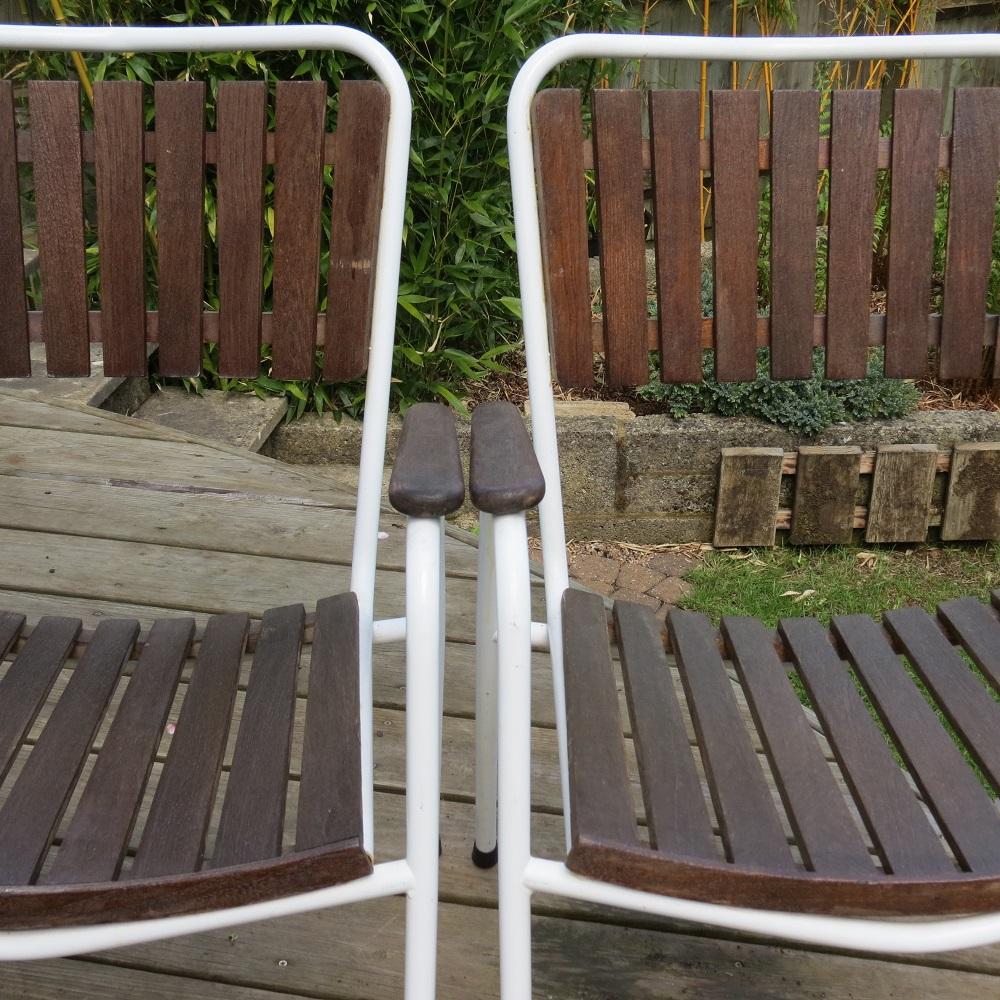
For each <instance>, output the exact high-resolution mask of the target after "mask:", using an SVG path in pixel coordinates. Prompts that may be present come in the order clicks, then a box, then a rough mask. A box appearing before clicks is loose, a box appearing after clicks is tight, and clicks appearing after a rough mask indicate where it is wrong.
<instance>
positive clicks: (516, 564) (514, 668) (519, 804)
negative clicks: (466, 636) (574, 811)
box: [493, 514, 531, 1000]
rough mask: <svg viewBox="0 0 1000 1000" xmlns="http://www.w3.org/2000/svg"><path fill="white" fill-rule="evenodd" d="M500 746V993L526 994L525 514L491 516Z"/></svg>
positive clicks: (514, 998)
mask: <svg viewBox="0 0 1000 1000" xmlns="http://www.w3.org/2000/svg"><path fill="white" fill-rule="evenodd" d="M493 523H494V536H493V537H494V542H495V545H496V552H497V553H500V554H502V555H501V558H500V559H498V560H497V561H496V572H495V576H494V579H495V585H496V598H497V602H496V607H497V665H498V676H499V681H500V686H499V700H498V723H499V729H498V732H499V745H501V746H502V747H503V753H502V754H500V761H499V793H500V794H499V821H500V822H499V845H498V846H499V854H500V872H499V895H500V996H501V1000H526V998H528V997H530V996H531V892H530V890H529V889H528V887H527V885H526V884H525V871H526V869H527V866H528V863H529V861H530V859H531V576H530V574H529V571H528V569H529V567H528V537H527V531H526V528H525V518H524V514H505V515H503V516H498V517H495V518H494V519H493Z"/></svg>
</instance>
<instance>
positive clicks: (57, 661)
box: [0, 594, 372, 927]
mask: <svg viewBox="0 0 1000 1000" xmlns="http://www.w3.org/2000/svg"><path fill="white" fill-rule="evenodd" d="M5 617H6V618H7V620H9V619H10V617H12V616H5ZM304 623H305V612H304V609H303V608H302V606H301V605H297V606H294V607H288V608H278V609H275V610H273V611H269V612H267V613H266V614H265V615H264V617H263V620H262V622H261V626H260V630H259V636H258V641H257V643H256V648H255V649H254V652H253V662H252V666H251V668H250V678H249V683H248V687H247V691H246V697H245V701H244V703H243V707H242V715H241V718H240V721H239V725H238V730H237V737H236V749H235V751H234V753H233V759H232V763H231V765H229V766H225V761H224V753H225V749H226V743H227V740H228V737H229V731H230V726H231V724H232V719H233V709H234V706H235V704H236V696H237V687H238V681H239V678H240V664H241V661H242V658H243V654H244V648H245V644H246V638H247V633H248V625H249V619H248V618H247V616H246V615H224V616H216V617H214V618H210V619H209V621H208V623H207V624H206V625H205V628H204V633H203V634H202V635H201V636H200V645H199V649H198V652H197V654H196V655H195V656H194V657H191V655H190V648H191V644H192V640H193V638H194V636H195V623H194V620H193V619H182V618H178V619H165V620H162V621H158V622H156V623H155V624H154V625H153V627H152V628H151V629H150V630H149V633H148V634H147V635H145V636H143V641H142V644H141V649H140V650H139V652H138V653H137V654H134V653H133V650H134V648H135V647H136V645H137V643H136V639H137V637H138V633H139V628H138V625H137V624H136V623H135V622H129V621H106V622H102V623H101V624H100V625H99V626H98V627H97V629H96V630H95V631H94V633H93V636H92V637H90V639H89V641H88V642H86V643H85V644H84V651H83V653H82V655H81V656H80V657H79V660H78V662H77V663H76V664H75V665H74V667H73V669H72V670H71V671H69V672H70V674H71V676H70V680H69V682H68V683H67V684H66V685H65V687H64V688H63V690H62V691H61V692H60V694H59V697H58V699H57V700H56V702H55V704H54V705H53V706H52V707H51V710H50V714H49V717H48V719H47V720H46V722H45V725H44V728H43V729H42V731H41V735H40V736H39V737H38V738H37V740H33V741H32V740H28V741H26V742H25V741H24V738H25V736H26V735H27V734H28V733H29V732H30V731H31V728H32V724H33V722H34V720H35V718H36V717H37V715H38V712H39V710H40V709H41V708H42V706H43V705H44V704H45V700H46V695H47V694H48V691H49V688H50V686H51V684H52V682H53V681H54V680H55V678H56V676H57V675H58V674H59V672H60V670H61V669H63V668H64V666H65V664H66V654H67V652H68V651H69V650H70V648H71V647H72V645H73V640H74V638H75V637H76V635H77V633H78V632H79V631H80V622H78V621H73V620H71V619H58V618H44V619H42V620H41V621H40V622H39V624H38V625H37V626H36V627H35V628H34V629H33V631H32V633H31V636H30V637H29V638H28V639H26V640H25V642H24V644H23V646H22V647H21V650H20V652H18V653H17V654H16V656H15V658H14V660H13V663H12V664H11V665H10V667H9V669H8V672H7V673H6V675H5V676H4V679H3V680H2V681H0V700H2V703H3V704H4V706H5V710H4V713H3V719H4V722H5V723H6V722H7V720H8V718H11V719H13V720H15V724H16V725H17V726H18V728H19V729H20V731H21V734H20V735H21V739H19V740H18V741H17V743H16V744H13V745H12V741H10V740H8V741H6V743H5V745H4V756H3V759H2V761H0V766H2V768H3V770H4V771H6V770H7V769H8V768H9V767H10V766H11V764H12V763H13V762H14V761H15V760H17V759H18V756H19V753H20V755H21V756H22V757H23V758H24V759H23V763H22V765H21V767H20V769H19V772H18V774H17V777H16V780H15V781H14V783H13V785H12V787H11V788H10V790H9V792H8V793H7V795H6V797H5V799H4V801H3V804H2V806H0V927H26V926H27V927H31V926H52V925H54V924H64V925H65V924H80V923H85V922H88V921H106V920H109V919H115V920H139V919H144V918H147V917H150V916H167V915H173V914H178V913H192V912H199V911H201V910H205V909H210V908H214V907H221V906H225V905H233V904H235V903H239V904H245V903H250V902H255V901H257V900H261V899H267V898H269V897H270V896H272V895H273V894H274V893H275V891H276V890H278V891H280V892H281V893H283V894H287V893H289V892H305V891H307V890H309V889H315V888H318V887H320V886H330V885H337V884H339V883H342V882H347V881H350V880H353V879H356V878H359V877H361V876H364V875H368V874H370V873H371V871H372V861H371V858H370V857H369V855H368V854H367V853H366V852H365V850H364V844H363V835H362V821H361V762H360V756H359V740H358V731H357V726H356V725H350V724H339V725H337V724H331V722H332V720H337V719H338V718H339V719H340V720H346V719H347V718H349V717H353V716H355V715H356V710H355V707H354V706H355V705H356V703H357V698H358V606H357V599H356V598H355V596H354V595H353V594H343V595H340V596H338V597H332V598H328V599H326V600H324V601H320V602H319V606H318V611H317V614H316V621H315V635H314V639H313V642H314V644H315V646H316V649H317V650H318V651H322V652H321V653H318V654H317V657H316V659H314V661H313V667H312V674H311V676H310V696H315V698H316V704H320V705H322V706H323V708H324V711H322V712H316V711H310V712H309V713H308V714H307V716H306V725H305V733H304V736H303V739H304V741H305V746H306V747H307V748H308V749H307V750H306V751H305V753H304V754H303V759H302V762H301V775H300V778H299V780H298V782H297V784H298V789H299V795H298V825H297V832H296V834H295V840H294V846H293V847H292V848H291V849H290V850H288V851H283V850H282V845H283V834H284V821H285V802H286V798H287V793H288V787H289V780H290V779H289V752H290V747H291V736H292V726H291V723H292V719H293V716H294V708H295V683H294V682H295V676H296V673H297V671H298V669H299V658H300V652H301V647H302V642H303V633H304ZM189 658H192V659H193V663H192V671H191V676H190V680H189V681H188V682H187V684H186V685H185V691H184V696H183V700H182V702H181V705H180V709H179V712H180V714H179V716H178V719H177V723H176V729H175V731H174V734H173V735H172V736H170V737H169V742H168V745H167V746H166V748H165V749H162V745H163V743H164V740H165V739H166V737H165V734H166V733H169V732H170V731H171V730H170V729H167V728H166V722H167V718H168V714H169V712H170V709H171V706H172V705H173V703H174V698H175V695H176V692H177V690H178V683H179V681H180V679H181V670H182V668H183V667H184V665H185V662H186V661H187V660H188V659H189ZM321 658H322V659H324V660H327V661H330V662H329V663H320V662H319V661H320V659H321ZM130 660H132V661H133V662H132V669H131V671H130V673H129V676H128V678H127V684H126V686H125V690H124V694H122V695H121V697H120V698H119V699H115V700H114V701H113V700H112V698H111V695H112V692H113V691H114V689H115V688H116V686H117V685H118V684H119V683H120V682H121V681H122V679H123V677H124V673H123V672H124V670H125V667H126V666H127V664H128V662H129V661H130ZM35 675H37V678H36V676H35ZM38 678H42V679H43V680H38ZM32 682H34V683H33V690H31V691H30V692H29V691H28V685H30V684H32ZM10 701H23V702H24V703H25V710H23V711H12V710H11V709H10V708H8V707H7V706H9V704H10ZM310 704H312V702H310ZM102 722H103V723H105V724H108V728H107V733H106V735H105V736H104V739H103V741H102V743H101V746H100V748H99V750H98V751H97V753H96V760H93V762H92V764H91V766H89V767H87V766H86V765H87V764H88V758H90V757H91V756H92V754H93V751H92V744H93V741H94V736H95V733H96V732H97V730H98V729H99V728H100V727H101V726H102ZM324 742H325V743H326V746H325V747H324V750H325V752H324V753H322V754H319V753H316V752H315V747H317V746H323V744H324ZM157 761H159V762H160V763H161V766H160V768H158V769H157V771H158V773H157V775H156V776H155V779H154V778H151V776H153V771H154V764H155V763H156V762H157ZM223 774H225V775H226V778H227V780H226V782H225V794H224V796H222V797H221V799H222V801H221V815H220V816H219V819H218V829H217V832H216V833H215V835H214V837H211V838H210V837H209V835H208V834H209V826H210V821H211V820H212V817H213V812H214V811H215V805H216V797H217V789H218V788H219V785H220V778H221V776H222V775H223ZM293 783H294V782H293ZM75 792H78V793H79V794H75ZM147 794H151V795H152V799H151V802H150V805H149V807H148V812H147V814H146V815H142V805H143V800H144V798H145V797H146V796H147ZM318 817H322V818H321V819H319V821H318Z"/></svg>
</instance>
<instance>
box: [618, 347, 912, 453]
mask: <svg viewBox="0 0 1000 1000" xmlns="http://www.w3.org/2000/svg"><path fill="white" fill-rule="evenodd" d="M823 361H824V359H823V352H822V351H821V350H816V351H814V352H813V374H812V377H811V378H809V379H803V380H787V381H774V380H772V379H771V377H770V375H769V372H770V352H769V351H768V350H767V349H766V348H765V349H762V350H760V351H758V352H757V378H756V380H755V381H753V382H718V381H716V379H715V376H714V373H713V364H714V358H713V355H712V352H710V351H706V352H705V355H704V361H703V365H704V381H703V382H700V383H697V384H695V383H688V384H683V385H666V384H664V383H663V382H660V381H659V380H657V379H653V380H651V381H650V383H649V384H648V385H644V386H642V387H641V388H639V389H637V390H636V395H637V396H638V397H639V398H640V399H642V400H645V401H646V402H651V403H656V404H660V405H661V406H662V407H663V409H664V410H665V411H666V412H668V413H670V414H671V415H672V416H674V417H677V418H681V417H686V416H687V415H688V414H691V413H717V414H719V415H720V416H723V417H735V416H746V417H759V418H760V419H761V420H766V421H767V422H768V423H772V424H779V425H780V426H782V427H787V428H788V429H789V430H791V431H796V432H798V433H800V434H810V435H811V434H818V433H819V432H820V431H821V430H823V429H824V428H826V427H829V426H830V425H831V424H835V423H840V422H842V421H849V420H875V419H889V418H892V417H901V416H904V415H905V414H907V413H909V412H911V411H912V410H913V409H914V408H915V407H916V404H917V399H918V398H919V393H918V392H917V390H916V388H915V387H914V386H913V385H912V383H910V382H903V381H899V380H895V379H887V378H885V376H884V374H883V367H882V353H881V351H872V352H871V355H870V357H869V361H868V375H867V377H866V378H864V379H852V380H846V381H837V382H834V381H830V380H828V379H825V378H824V377H823Z"/></svg>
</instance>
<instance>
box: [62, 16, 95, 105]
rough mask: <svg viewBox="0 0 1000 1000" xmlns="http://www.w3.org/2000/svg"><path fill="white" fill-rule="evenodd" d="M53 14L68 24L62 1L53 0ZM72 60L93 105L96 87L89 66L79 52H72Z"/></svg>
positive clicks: (84, 90)
mask: <svg viewBox="0 0 1000 1000" xmlns="http://www.w3.org/2000/svg"><path fill="white" fill-rule="evenodd" d="M52 14H53V15H54V17H55V19H56V21H58V22H59V24H66V15H65V14H64V13H63V7H62V3H61V2H60V0H52ZM70 58H71V59H72V60H73V66H74V67H75V68H76V75H77V76H78V77H79V79H80V84H81V86H82V87H83V92H84V93H85V94H86V95H87V100H88V101H89V102H90V104H91V105H93V103H94V87H93V85H92V84H91V82H90V74H89V73H88V72H87V64H86V63H85V62H84V61H83V56H82V55H80V53H79V52H71V53H70Z"/></svg>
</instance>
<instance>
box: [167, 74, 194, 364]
mask: <svg viewBox="0 0 1000 1000" xmlns="http://www.w3.org/2000/svg"><path fill="white" fill-rule="evenodd" d="M204 119H205V84H204V83H203V82H202V81H200V80H197V81H196V80H160V81H157V83H156V138H157V145H158V147H159V155H158V157H157V166H156V199H157V218H156V229H157V241H158V242H157V260H158V264H159V281H160V296H159V298H160V301H159V312H160V315H159V340H160V351H159V362H160V371H161V372H162V373H163V374H164V375H196V374H197V373H198V371H199V370H200V369H201V322H202V282H203V281H204V275H203V273H202V265H203V257H204V242H205V241H204V239H203V236H202V212H203V206H204V200H205V199H204V185H205V170H204V166H203V165H202V157H203V154H204V148H205V129H204Z"/></svg>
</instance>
